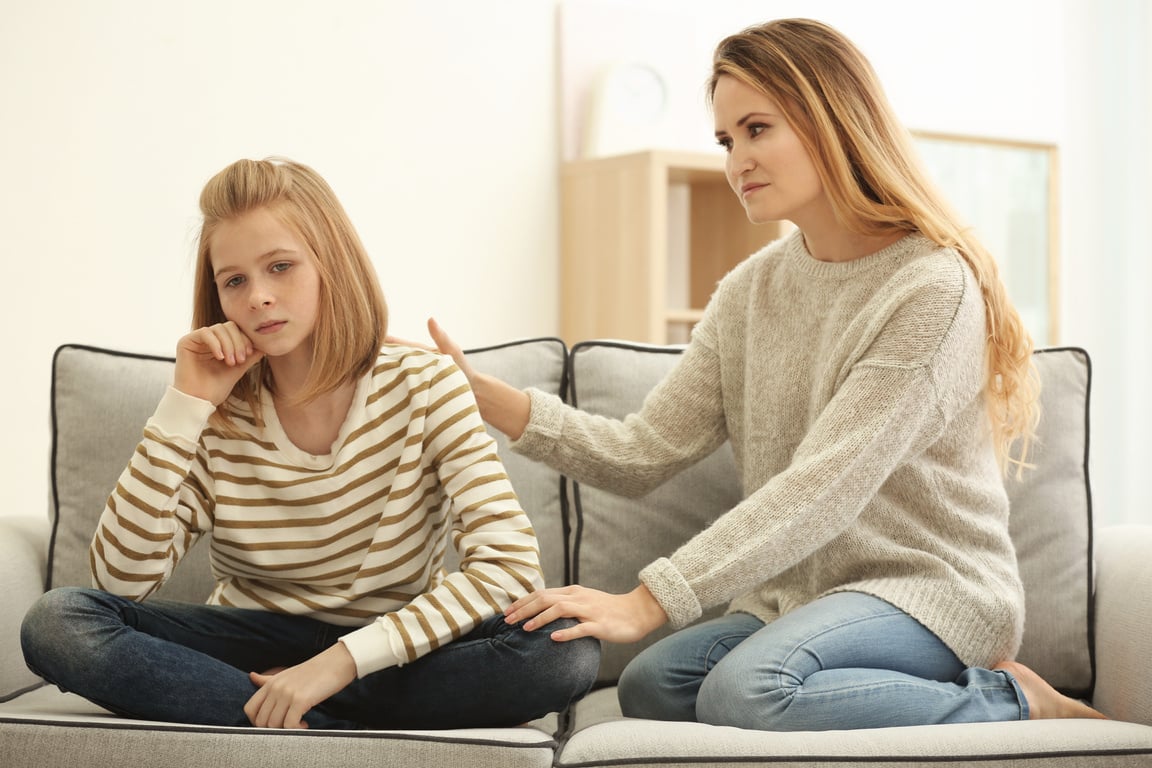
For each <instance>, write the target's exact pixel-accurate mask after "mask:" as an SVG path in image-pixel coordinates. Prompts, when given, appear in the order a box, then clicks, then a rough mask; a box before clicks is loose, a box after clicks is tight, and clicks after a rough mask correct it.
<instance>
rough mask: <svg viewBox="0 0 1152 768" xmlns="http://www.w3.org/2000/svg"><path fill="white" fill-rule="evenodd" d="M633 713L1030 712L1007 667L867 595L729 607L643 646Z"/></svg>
mask: <svg viewBox="0 0 1152 768" xmlns="http://www.w3.org/2000/svg"><path fill="white" fill-rule="evenodd" d="M618 693H619V697H620V706H621V709H622V710H623V712H624V714H625V715H628V716H630V717H647V718H654V719H660V720H697V721H700V722H703V723H711V724H714V725H731V726H736V727H739V728H752V729H757V730H769V731H799V730H805V731H819V730H833V729H837V730H839V729H853V728H881V727H887V726H898V725H926V724H930V723H971V722H987V721H996V720H1027V719H1028V705H1027V702H1026V700H1025V698H1024V696H1023V693H1022V692H1021V691H1020V689H1019V687H1018V685H1017V683H1016V681H1015V680H1014V679H1013V678H1012V676H1011V675H1010V674H1009V673H1007V672H1001V671H993V670H988V669H966V668H965V667H964V665H963V664H962V663H961V662H960V660H959V659H958V658H956V655H955V654H953V653H952V651H951V650H949V649H948V647H947V646H946V645H944V643H943V642H941V641H940V639H939V638H937V637H936V635H934V634H933V633H932V632H930V631H928V630H927V629H926V628H925V627H924V626H923V625H922V624H920V623H919V622H918V621H916V620H915V619H913V618H912V617H910V616H908V615H907V614H906V613H904V612H903V611H901V610H899V609H898V608H896V607H894V606H892V605H890V604H889V603H887V602H885V601H883V600H880V599H879V598H876V597H872V596H870V595H865V594H862V593H859V592H844V593H837V594H833V595H829V596H828V597H824V598H820V599H819V600H816V601H814V602H812V603H810V604H808V605H806V606H803V607H801V608H798V609H796V610H794V611H791V612H789V613H787V614H785V615H784V616H782V617H780V618H779V619H777V620H775V621H773V622H771V623H769V624H765V623H764V622H762V621H760V620H759V619H757V618H755V617H754V616H749V615H747V614H740V613H736V614H730V615H727V616H723V617H721V618H718V619H714V620H712V621H708V622H705V623H703V624H700V625H697V626H694V627H689V628H687V629H684V630H681V631H680V632H677V633H675V634H673V635H670V636H668V637H666V638H664V639H662V640H660V641H659V642H657V643H656V644H654V645H652V646H650V647H649V648H647V649H645V650H644V651H643V652H641V653H640V654H639V655H638V656H637V657H636V658H635V659H633V660H632V662H631V663H630V664H629V665H628V666H627V667H626V668H625V670H624V673H623V675H622V676H621V679H620V687H619V691H618Z"/></svg>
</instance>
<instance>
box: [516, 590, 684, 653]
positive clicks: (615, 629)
mask: <svg viewBox="0 0 1152 768" xmlns="http://www.w3.org/2000/svg"><path fill="white" fill-rule="evenodd" d="M563 618H571V619H576V620H577V621H579V622H580V623H579V624H577V625H576V626H574V627H570V628H568V629H560V630H556V631H555V632H553V633H552V635H551V637H552V639H553V640H557V641H559V642H565V641H568V640H575V639H577V638H580V637H596V638H599V639H601V640H606V641H608V642H610V643H632V642H635V641H637V640H639V639H641V638H643V637H644V636H646V635H647V634H648V633H650V632H652V631H653V630H655V629H657V628H658V627H660V626H662V625H663V624H664V623H665V622H667V621H668V616H667V614H666V613H665V612H664V609H663V608H661V607H660V604H659V603H658V602H656V598H654V597H653V596H652V593H651V592H649V591H648V588H647V587H645V586H644V585H640V586H639V587H637V588H636V589H634V590H632V591H631V592H628V593H627V594H623V595H616V594H612V593H610V592H601V591H600V590H598V589H590V588H588V587H582V586H580V585H573V586H570V587H559V588H556V589H544V590H540V591H539V592H533V593H532V594H530V595H526V596H524V597H522V598H520V599H519V600H517V601H516V602H514V603H512V605H510V606H508V607H507V608H506V609H505V610H504V620H505V621H507V622H508V623H509V624H517V623H519V622H522V621H523V622H524V629H525V630H526V631H529V632H531V631H533V630H535V629H539V628H540V627H543V626H546V625H548V624H550V623H552V622H553V621H555V620H557V619H563Z"/></svg>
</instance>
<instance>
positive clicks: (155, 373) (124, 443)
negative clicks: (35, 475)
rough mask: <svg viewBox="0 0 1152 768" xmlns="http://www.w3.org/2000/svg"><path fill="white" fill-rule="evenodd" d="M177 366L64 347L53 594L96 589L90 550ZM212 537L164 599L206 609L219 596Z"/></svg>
mask: <svg viewBox="0 0 1152 768" xmlns="http://www.w3.org/2000/svg"><path fill="white" fill-rule="evenodd" d="M172 369H173V361H172V359H170V358H163V357H151V356H147V355H136V354H131V353H128V352H117V351H114V350H109V349H99V348H96V347H86V346H78V345H65V346H62V347H60V348H59V349H57V350H56V355H55V357H54V358H53V362H52V467H51V475H52V497H51V509H50V510H49V514H50V515H51V518H52V537H51V539H50V540H49V546H48V586H50V587H64V586H83V587H87V586H91V583H92V577H91V571H90V569H89V565H88V545H89V544H90V543H91V541H92V534H93V533H94V532H95V531H96V524H97V523H98V521H99V520H100V515H101V513H102V512H103V511H104V504H105V502H106V501H107V500H108V494H109V493H111V491H112V489H113V487H114V486H115V485H116V481H117V479H118V478H119V477H120V473H121V472H123V471H124V467H126V466H127V465H128V459H129V458H130V457H131V456H132V451H133V450H135V448H136V444H137V443H139V442H140V438H141V436H142V435H143V431H144V422H146V421H147V420H148V418H149V417H150V416H151V415H152V412H153V411H155V410H156V404H157V403H159V402H160V398H161V396H162V395H163V394H164V390H165V389H166V388H167V387H168V385H169V384H170V383H171V382H172ZM208 544H209V539H208V538H207V537H206V538H205V539H203V540H202V541H201V542H200V544H199V545H198V546H196V547H194V548H193V549H192V551H191V552H189V553H188V555H187V557H186V559H185V561H184V562H183V563H182V564H181V565H180V567H179V568H177V569H176V572H175V573H174V574H173V576H172V578H171V579H170V580H169V581H168V583H166V584H165V585H164V586H163V587H161V588H160V590H159V591H158V592H157V596H158V597H164V598H168V599H173V600H188V601H194V602H203V601H204V600H205V599H206V598H207V597H208V594H209V593H210V592H211V591H212V574H211V573H210V571H209V568H208V549H209V547H208Z"/></svg>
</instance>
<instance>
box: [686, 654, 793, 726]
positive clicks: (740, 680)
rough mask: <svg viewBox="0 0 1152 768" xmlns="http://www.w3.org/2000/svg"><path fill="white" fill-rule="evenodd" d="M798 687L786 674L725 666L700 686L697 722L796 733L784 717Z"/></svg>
mask: <svg viewBox="0 0 1152 768" xmlns="http://www.w3.org/2000/svg"><path fill="white" fill-rule="evenodd" d="M798 685H799V682H798V681H795V680H792V679H790V678H789V677H788V676H787V675H786V674H783V673H780V672H776V673H766V672H765V670H764V669H763V667H760V668H759V669H748V668H747V667H745V666H743V665H740V664H736V663H728V664H723V663H722V664H719V665H717V666H716V667H715V668H714V669H713V670H712V671H711V672H709V673H708V676H707V677H706V678H704V682H703V683H701V685H700V692H699V695H698V696H697V698H696V719H697V720H698V721H699V722H701V723H707V724H709V725H728V726H733V727H735V728H747V729H753V730H792V729H791V728H788V727H787V726H786V725H785V724H784V720H783V719H782V718H783V717H784V715H785V713H786V712H787V709H788V705H789V703H790V701H791V698H792V696H793V694H794V693H795V692H796V689H797V687H798Z"/></svg>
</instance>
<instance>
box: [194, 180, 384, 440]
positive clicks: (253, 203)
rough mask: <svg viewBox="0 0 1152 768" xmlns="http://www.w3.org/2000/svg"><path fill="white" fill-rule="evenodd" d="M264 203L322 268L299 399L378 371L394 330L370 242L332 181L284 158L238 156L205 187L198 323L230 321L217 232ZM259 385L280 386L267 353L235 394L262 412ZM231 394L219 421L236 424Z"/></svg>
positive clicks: (198, 263) (197, 279) (219, 411)
mask: <svg viewBox="0 0 1152 768" xmlns="http://www.w3.org/2000/svg"><path fill="white" fill-rule="evenodd" d="M259 208H266V209H267V210H268V211H269V212H271V213H272V214H273V215H274V216H276V218H278V219H279V220H280V221H281V222H282V223H283V224H284V225H285V226H287V227H288V228H289V229H291V230H292V231H293V232H294V233H295V234H296V235H297V236H299V237H300V238H301V239H302V240H303V241H304V243H305V244H306V245H307V246H308V247H309V249H311V251H312V254H313V256H314V257H315V261H316V267H317V270H318V272H319V274H320V300H319V310H318V313H317V318H316V327H315V329H314V330H313V333H312V340H313V347H314V350H315V354H314V357H313V359H312V368H311V370H310V371H309V373H308V378H307V380H306V382H305V386H304V391H303V392H302V393H301V395H300V396H299V398H298V400H299V401H300V402H307V401H309V400H311V399H314V398H316V397H318V396H319V395H322V394H324V393H326V392H331V391H332V390H334V389H336V388H338V387H340V386H341V385H343V384H346V383H348V382H351V381H353V380H355V379H357V378H359V377H360V376H363V375H365V374H367V373H368V372H369V371H371V370H372V367H373V365H374V364H375V361H376V358H377V356H378V354H379V352H380V346H381V345H382V344H383V343H384V338H385V336H386V335H387V332H388V307H387V304H386V303H385V301H384V294H383V292H382V291H381V289H380V282H379V280H378V279H377V277H376V271H375V269H374V268H373V266H372V262H371V260H370V259H369V258H368V253H367V251H365V249H364V245H363V244H362V243H361V242H360V237H359V235H357V234H356V230H355V228H354V227H353V226H352V222H351V221H350V220H349V218H348V214H347V213H346V212H345V211H344V207H343V206H342V205H341V204H340V201H339V200H338V199H337V198H336V195H335V193H334V192H333V191H332V188H331V187H329V186H328V183H327V182H325V181H324V179H323V178H321V176H320V175H319V174H318V173H316V171H314V170H312V169H311V168H309V167H308V166H306V165H302V164H300V163H296V162H293V161H291V160H286V159H283V158H268V159H265V160H238V161H236V162H235V163H232V164H231V165H229V166H228V167H227V168H225V169H224V170H222V171H220V172H219V173H217V174H216V175H215V176H213V177H212V178H211V179H210V180H209V181H208V183H207V184H206V185H205V186H204V189H203V191H202V192H201V193H200V213H201V214H202V215H203V223H202V225H201V227H200V237H199V244H198V247H197V254H196V277H195V287H194V289H193V301H192V327H193V328H203V327H204V326H207V325H214V324H216V323H222V322H225V321H226V320H227V318H226V317H225V316H224V310H223V309H222V308H221V305H220V297H219V294H218V293H217V288H216V283H215V281H214V280H213V270H212V253H211V243H212V235H213V233H214V232H215V231H216V228H217V227H218V226H219V225H220V223H221V222H224V221H228V220H230V219H235V218H236V217H238V216H242V215H243V214H245V213H248V212H250V211H253V210H256V209H259ZM261 385H265V386H268V387H269V388H272V389H273V390H274V387H275V382H273V381H272V380H271V375H270V371H269V369H268V366H267V360H266V359H265V360H262V361H261V362H260V363H259V364H257V365H255V366H253V368H252V370H250V371H249V372H248V373H247V374H246V375H245V376H244V377H243V378H241V379H240V381H238V382H237V383H236V386H235V387H234V388H233V390H232V395H233V396H234V397H236V398H239V399H241V400H243V401H245V402H247V403H248V404H249V405H250V406H251V407H252V409H253V411H254V413H256V414H259V410H258V409H257V408H256V406H257V405H258V403H259V396H260V388H261ZM226 403H227V401H225V403H224V404H222V405H221V407H220V408H218V409H217V412H216V415H215V417H214V421H215V426H217V427H223V428H226V429H227V428H228V427H229V426H230V424H231V422H230V419H229V411H228V409H227V407H226Z"/></svg>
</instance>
